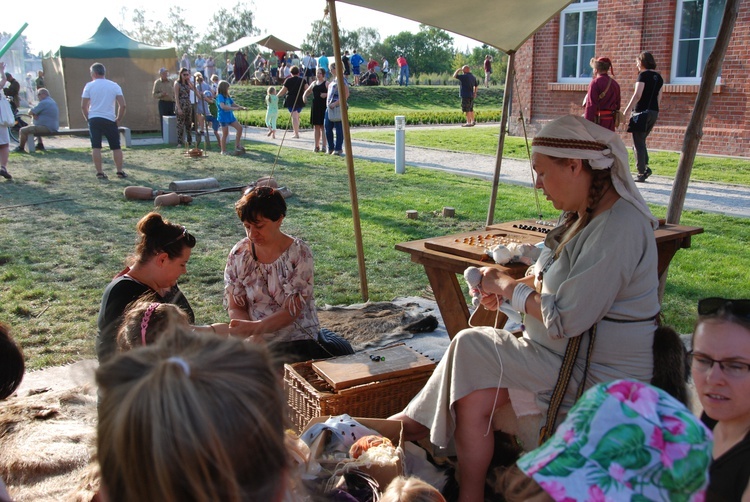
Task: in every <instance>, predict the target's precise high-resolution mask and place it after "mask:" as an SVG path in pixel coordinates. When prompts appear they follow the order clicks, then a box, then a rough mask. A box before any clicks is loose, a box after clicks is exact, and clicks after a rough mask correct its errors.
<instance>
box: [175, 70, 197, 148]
mask: <svg viewBox="0 0 750 502" xmlns="http://www.w3.org/2000/svg"><path fill="white" fill-rule="evenodd" d="M190 91H193V92H195V87H194V86H193V83H192V82H191V81H190V70H189V69H187V68H180V78H178V79H177V80H175V83H174V102H175V114H176V115H177V146H179V147H184V146H185V143H184V138H185V136H186V135H187V145H188V148H189V147H191V146H193V137H192V135H191V134H190V129H191V128H192V127H193V105H192V104H191V103H190Z"/></svg>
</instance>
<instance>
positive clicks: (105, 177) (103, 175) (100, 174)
mask: <svg viewBox="0 0 750 502" xmlns="http://www.w3.org/2000/svg"><path fill="white" fill-rule="evenodd" d="M96 177H97V178H99V179H100V180H108V179H109V178H108V177H107V175H106V174H104V173H96Z"/></svg>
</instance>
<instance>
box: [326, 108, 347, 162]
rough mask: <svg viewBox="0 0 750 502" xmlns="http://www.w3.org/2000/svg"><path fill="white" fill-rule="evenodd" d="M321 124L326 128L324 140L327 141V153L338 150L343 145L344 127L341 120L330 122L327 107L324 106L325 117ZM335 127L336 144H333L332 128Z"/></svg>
mask: <svg viewBox="0 0 750 502" xmlns="http://www.w3.org/2000/svg"><path fill="white" fill-rule="evenodd" d="M323 126H324V127H325V129H326V140H327V141H328V153H331V152H340V151H341V150H342V148H343V145H344V127H343V126H342V125H341V121H340V120H339V121H338V122H331V121H330V120H328V108H326V117H325V120H323ZM334 127H335V128H336V145H335V146H334V144H333V128H334Z"/></svg>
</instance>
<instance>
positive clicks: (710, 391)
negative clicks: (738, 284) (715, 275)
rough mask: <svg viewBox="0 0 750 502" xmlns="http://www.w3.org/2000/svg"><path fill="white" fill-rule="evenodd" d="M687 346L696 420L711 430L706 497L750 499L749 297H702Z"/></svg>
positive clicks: (713, 498) (708, 498)
mask: <svg viewBox="0 0 750 502" xmlns="http://www.w3.org/2000/svg"><path fill="white" fill-rule="evenodd" d="M698 315H699V317H698V322H697V323H696V326H695V331H694V333H693V341H692V351H691V352H690V367H691V374H692V376H693V382H694V383H695V390H696V392H697V394H698V399H700V402H701V406H702V407H703V416H702V417H701V420H702V421H703V423H705V424H706V425H707V426H708V427H709V428H710V429H711V430H713V432H714V444H713V460H712V461H711V467H710V468H709V474H710V476H709V479H710V481H709V484H708V493H707V494H706V495H707V496H706V500H738V501H739V500H742V501H747V500H750V299H737V300H734V299H728V298H704V299H703V300H700V301H699V302H698Z"/></svg>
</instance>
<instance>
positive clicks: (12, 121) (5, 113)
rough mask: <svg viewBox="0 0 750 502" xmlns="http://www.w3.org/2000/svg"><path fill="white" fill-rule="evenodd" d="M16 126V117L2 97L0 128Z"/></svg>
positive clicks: (0, 100) (0, 99) (0, 103)
mask: <svg viewBox="0 0 750 502" xmlns="http://www.w3.org/2000/svg"><path fill="white" fill-rule="evenodd" d="M14 125H16V117H15V116H14V115H13V110H12V109H11V107H10V103H8V100H7V99H5V98H4V97H2V98H0V127H13V126H14Z"/></svg>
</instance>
